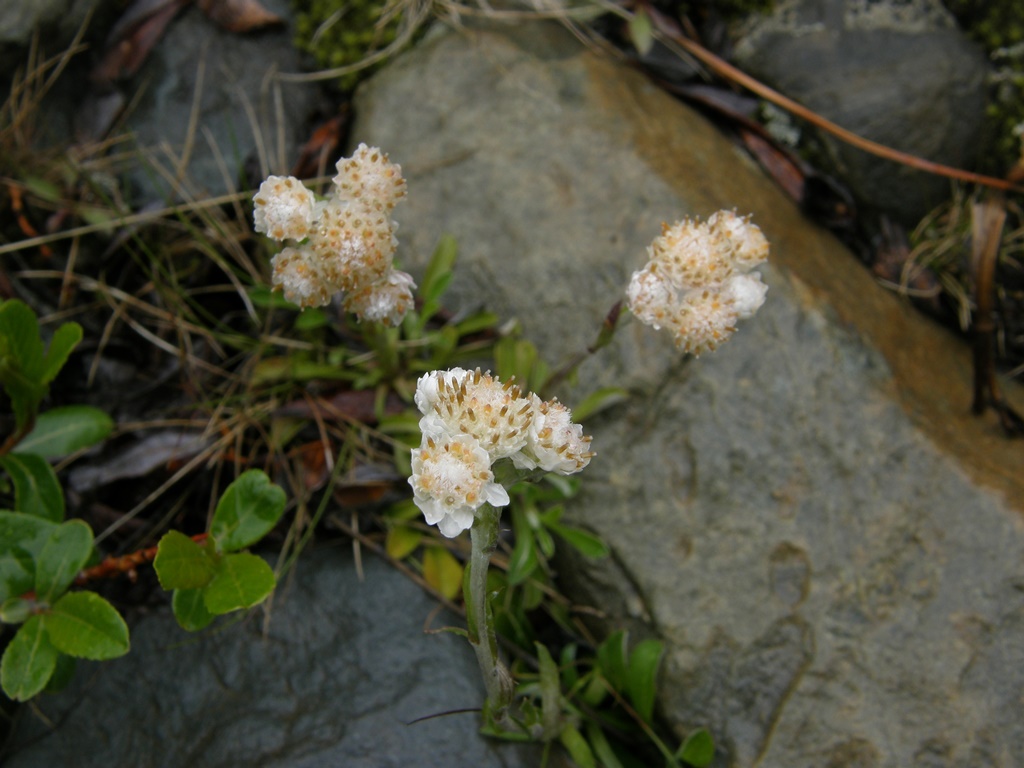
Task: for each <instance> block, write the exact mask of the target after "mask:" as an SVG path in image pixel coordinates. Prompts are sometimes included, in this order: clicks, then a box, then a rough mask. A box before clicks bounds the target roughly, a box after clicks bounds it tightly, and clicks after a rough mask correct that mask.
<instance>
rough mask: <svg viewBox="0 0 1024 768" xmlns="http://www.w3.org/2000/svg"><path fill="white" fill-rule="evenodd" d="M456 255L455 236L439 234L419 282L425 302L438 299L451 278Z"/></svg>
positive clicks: (457, 254)
mask: <svg viewBox="0 0 1024 768" xmlns="http://www.w3.org/2000/svg"><path fill="white" fill-rule="evenodd" d="M458 256H459V244H458V243H457V242H456V240H455V238H454V237H452V236H451V235H441V239H440V240H438V241H437V247H436V248H435V249H434V253H433V255H432V256H431V257H430V263H429V264H428V265H427V270H426V272H424V274H423V280H422V282H421V284H420V296H422V297H423V302H424V303H425V304H426V303H428V302H437V301H439V300H440V298H441V296H442V295H443V294H444V292H445V289H446V288H447V287H448V283H449V281H450V280H451V278H452V267H454V266H455V260H456V259H457V258H458Z"/></svg>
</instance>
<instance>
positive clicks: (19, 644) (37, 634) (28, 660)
mask: <svg viewBox="0 0 1024 768" xmlns="http://www.w3.org/2000/svg"><path fill="white" fill-rule="evenodd" d="M57 656H58V654H57V649H56V648H54V647H53V645H52V643H51V642H50V640H49V638H48V637H47V635H46V630H45V629H44V628H43V622H42V618H41V617H40V616H39V615H36V616H33V617H31V618H30V619H29V620H28V621H26V622H25V623H24V624H22V625H21V628H20V629H19V630H18V631H17V633H16V634H15V635H14V639H13V640H11V643H10V645H8V646H7V650H5V651H4V657H3V660H2V661H0V686H2V687H3V689H4V693H6V694H7V695H8V696H9V697H10V698H12V699H13V700H14V701H28V700H29V699H31V698H32V697H33V696H35V695H36V694H37V693H39V692H40V691H41V690H43V688H45V687H46V683H47V682H48V681H49V680H50V677H51V676H52V675H53V670H54V668H55V667H56V666H57Z"/></svg>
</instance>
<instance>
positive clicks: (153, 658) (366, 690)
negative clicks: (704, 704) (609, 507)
mask: <svg viewBox="0 0 1024 768" xmlns="http://www.w3.org/2000/svg"><path fill="white" fill-rule="evenodd" d="M363 567H364V571H365V576H366V579H365V581H362V582H361V581H360V580H359V579H358V577H357V574H356V570H355V567H354V565H353V562H352V556H351V554H350V553H349V552H348V551H347V549H325V550H320V551H317V552H313V553H307V554H304V555H303V556H302V558H301V559H300V561H299V564H298V567H297V570H296V571H295V573H294V576H293V577H292V578H290V579H289V580H288V582H287V583H286V584H285V585H284V586H282V587H280V588H279V591H278V593H277V595H275V598H274V603H273V606H272V609H271V611H270V616H269V620H268V621H267V623H266V631H264V629H263V625H262V623H261V622H260V616H259V614H256V615H253V616H251V617H250V618H249V619H248V620H246V621H244V622H242V623H240V624H234V625H232V626H228V627H224V628H221V629H220V630H219V631H207V632H203V633H201V634H199V635H196V636H190V635H188V634H186V633H185V632H183V631H182V630H181V629H179V628H178V627H177V626H176V624H175V622H174V619H173V618H172V617H171V616H170V615H169V612H160V613H157V614H153V615H150V616H147V617H145V618H143V619H142V620H141V621H139V622H138V623H137V624H136V625H135V626H134V627H133V628H132V650H131V653H130V654H129V655H128V656H125V657H123V658H121V659H118V660H115V661H110V662H105V663H103V664H101V665H84V664H83V665H82V667H80V668H79V670H78V672H77V675H76V678H75V680H74V682H73V683H72V686H71V687H70V688H69V689H68V690H66V691H65V692H63V693H61V694H59V695H54V696H44V697H42V698H41V699H40V700H39V701H38V706H39V710H40V712H41V714H42V715H43V716H44V717H45V718H47V719H48V720H49V721H50V722H53V723H57V724H58V725H57V727H56V728H55V729H54V730H53V731H52V733H51V732H49V731H48V728H47V726H46V724H45V723H44V721H43V720H42V719H40V718H39V717H37V716H35V715H34V714H33V713H31V712H29V711H27V710H23V711H22V717H21V719H20V721H19V723H18V724H17V726H16V729H15V733H14V739H13V746H12V751H11V753H10V754H9V755H8V756H7V760H6V762H5V765H7V766H9V767H10V768H15V767H17V768H32V767H33V766H72V765H73V766H76V768H92V767H93V766H95V768H106V767H107V766H110V765H132V766H139V767H140V768H156V767H158V766H164V767H166V768H180V766H194V767H195V768H234V767H235V766H241V765H251V766H257V765H258V766H265V767H266V768H285V767H287V768H318V767H319V766H324V767H325V768H326V767H327V766H330V767H331V768H335V766H346V767H347V766H352V767H353V768H357V767H358V766H365V767H366V768H383V767H385V766H392V767H394V768H399V767H404V766H409V765H426V766H456V765H460V766H461V765H466V766H469V765H472V766H477V765H479V766H495V767H497V766H501V767H502V768H512V767H513V766H523V767H524V768H525V767H526V766H531V768H532V766H535V765H537V764H538V759H539V752H538V751H536V750H534V749H533V748H532V747H530V746H521V745H516V744H510V743H500V742H494V741H490V740H486V739H484V738H483V737H482V736H480V735H479V734H478V733H477V728H478V727H479V714H478V713H475V712H461V713H457V714H449V715H445V714H444V713H446V712H450V711H451V710H456V709H464V708H474V707H479V706H480V703H481V701H482V697H483V686H482V683H481V681H480V671H479V668H478V667H477V665H476V660H475V657H474V656H473V653H472V651H471V650H470V648H469V645H468V644H467V643H466V642H465V640H463V639H462V638H459V637H456V636H454V635H451V634H447V633H445V634H432V635H427V634H425V633H424V626H425V625H426V623H427V622H428V620H431V618H432V613H433V611H434V609H435V606H434V604H433V601H432V600H430V599H429V598H428V597H427V596H426V595H424V594H423V593H422V592H421V591H420V589H419V588H418V587H417V586H415V585H414V584H413V583H412V582H410V581H409V580H408V579H406V578H405V577H404V576H402V575H400V574H399V573H398V572H397V571H395V570H393V569H392V568H390V567H389V566H387V565H385V564H383V563H381V562H380V561H378V560H376V559H374V558H372V557H370V558H366V559H364V562H363ZM459 623H460V622H459V619H458V618H457V617H453V616H451V615H449V614H440V615H437V616H434V617H433V618H432V621H431V625H432V626H433V627H434V628H440V627H444V626H449V625H458V624H459ZM431 715H438V717H434V718H433V719H430V720H425V721H423V722H419V723H413V722H412V721H413V720H416V719H417V718H422V717H428V716H431Z"/></svg>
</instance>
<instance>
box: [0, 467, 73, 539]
mask: <svg viewBox="0 0 1024 768" xmlns="http://www.w3.org/2000/svg"><path fill="white" fill-rule="evenodd" d="M0 467H3V468H4V470H6V472H7V474H8V475H10V476H11V481H12V482H13V483H14V505H15V506H16V507H17V508H18V511H19V512H24V513H25V514H26V515H33V516H35V517H41V518H43V519H44V520H51V521H53V522H55V523H59V522H60V521H61V520H63V519H64V491H63V490H61V487H60V482H59V481H58V480H57V473H56V472H54V471H53V467H51V466H50V464H49V463H48V462H47V461H46V459H44V458H43V457H42V456H36V455H35V454H34V453H8V454H7V455H6V456H0Z"/></svg>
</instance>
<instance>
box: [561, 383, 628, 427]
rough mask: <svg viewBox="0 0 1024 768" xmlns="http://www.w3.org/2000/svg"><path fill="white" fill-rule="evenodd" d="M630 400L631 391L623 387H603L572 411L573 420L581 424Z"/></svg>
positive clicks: (584, 399)
mask: <svg viewBox="0 0 1024 768" xmlns="http://www.w3.org/2000/svg"><path fill="white" fill-rule="evenodd" d="M628 399H629V391H628V390H625V389H623V388H622V387H602V388H601V389H599V390H597V391H596V392H591V393H590V394H589V395H587V396H586V397H585V398H583V400H582V401H581V402H580V403H579V404H577V405H576V407H575V408H573V409H572V420H573V421H575V422H577V423H579V422H581V421H583V420H584V419H586V418H587V417H589V416H593V415H594V414H595V413H598V412H600V411H603V410H604V409H605V408H611V407H612V406H613V405H616V404H618V403H621V402H624V401H625V400H628Z"/></svg>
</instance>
